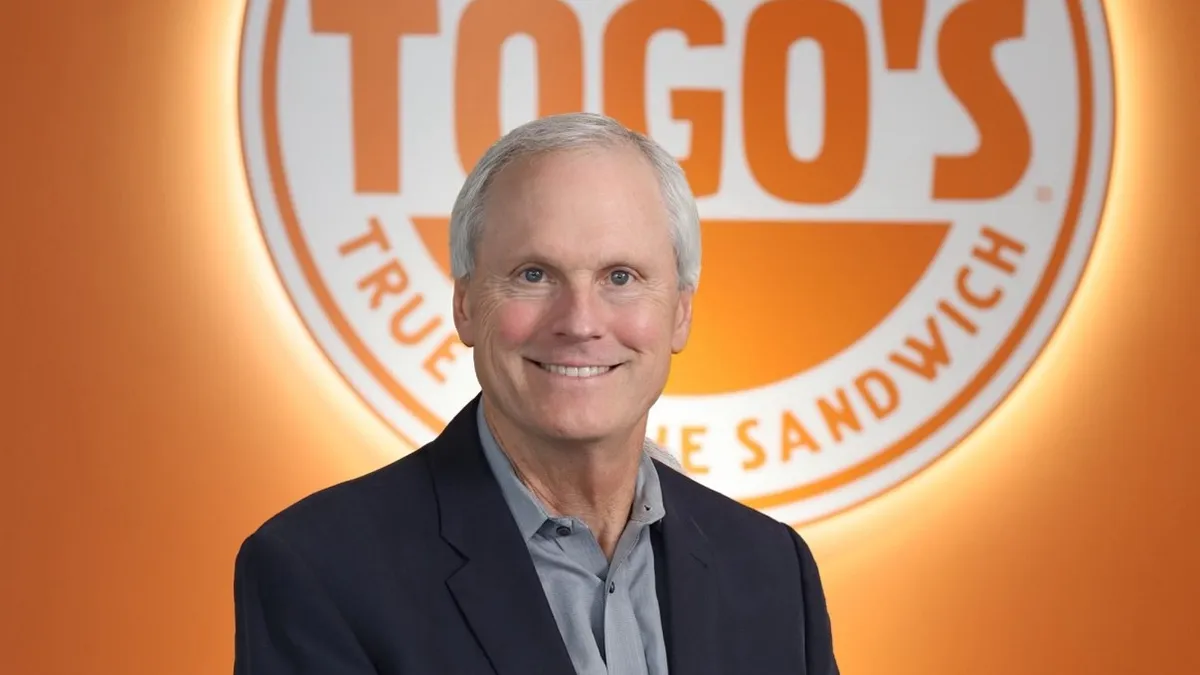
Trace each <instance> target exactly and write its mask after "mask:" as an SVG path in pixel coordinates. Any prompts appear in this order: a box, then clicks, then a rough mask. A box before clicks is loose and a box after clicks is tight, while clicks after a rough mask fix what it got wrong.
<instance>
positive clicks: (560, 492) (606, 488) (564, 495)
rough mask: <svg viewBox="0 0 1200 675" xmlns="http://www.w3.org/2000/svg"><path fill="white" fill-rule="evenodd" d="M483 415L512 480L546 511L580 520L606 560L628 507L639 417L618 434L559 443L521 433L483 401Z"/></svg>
mask: <svg viewBox="0 0 1200 675" xmlns="http://www.w3.org/2000/svg"><path fill="white" fill-rule="evenodd" d="M483 416H484V419H485V420H486V421H487V424H488V428H489V429H490V430H491V432H492V435H493V436H495V438H496V443H497V444H498V445H499V446H500V449H501V450H502V451H503V452H504V454H505V455H507V456H508V459H509V461H510V462H511V463H512V465H513V468H514V470H515V471H516V474H517V478H518V479H520V480H521V482H522V483H524V484H525V486H526V487H528V488H529V490H530V492H532V493H533V494H534V496H536V497H537V498H538V499H540V500H541V501H542V503H543V504H544V505H545V506H546V508H547V509H549V510H550V512H551V514H552V515H555V516H569V517H573V518H578V519H579V520H582V521H583V522H584V523H586V524H587V526H588V528H589V529H591V531H592V533H593V534H594V535H595V536H596V540H597V541H598V542H599V544H600V548H601V549H602V550H603V551H604V554H605V556H606V557H608V558H609V559H610V560H611V559H612V556H613V552H614V551H615V550H616V547H617V540H618V539H620V537H621V532H622V531H624V529H625V525H626V523H627V522H628V521H629V510H630V508H631V507H632V505H633V498H634V492H635V490H636V487H637V474H638V467H639V466H640V464H641V460H642V457H641V456H642V444H643V441H644V440H645V423H644V421H643V423H642V424H639V425H636V426H635V428H634V429H631V430H630V432H629V433H628V434H624V435H622V436H620V437H618V438H612V439H604V440H597V441H590V442H581V443H577V444H564V443H561V442H552V441H550V440H548V439H544V438H539V437H536V436H532V435H530V434H527V433H523V432H522V431H521V430H520V429H518V428H517V427H516V426H514V425H512V424H509V423H507V420H505V419H504V418H503V416H501V415H497V414H496V413H495V411H494V410H493V409H492V408H491V407H490V406H489V405H488V404H487V401H486V399H484V402H483Z"/></svg>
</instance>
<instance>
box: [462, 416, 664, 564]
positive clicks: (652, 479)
mask: <svg viewBox="0 0 1200 675" xmlns="http://www.w3.org/2000/svg"><path fill="white" fill-rule="evenodd" d="M475 419H476V421H477V422H478V426H479V441H480V443H481V444H482V445H483V456H484V458H485V459H486V460H487V463H488V466H490V467H491V469H492V473H493V474H494V475H495V476H496V481H497V482H498V483H500V492H501V493H502V494H503V495H504V501H505V502H507V503H508V508H509V510H510V511H512V515H513V518H514V519H515V520H516V521H517V529H518V530H520V531H521V536H522V537H523V538H524V539H525V541H529V539H530V538H532V537H533V535H534V534H536V533H537V531H538V529H539V528H541V527H542V525H543V524H544V523H545V522H546V521H547V520H550V519H552V516H551V515H550V511H549V510H548V509H547V508H546V507H545V505H544V504H543V503H542V501H541V500H540V499H538V498H537V496H536V495H534V494H533V493H532V492H530V490H529V488H528V487H526V486H525V484H524V483H522V482H521V480H520V479H519V478H517V474H516V471H515V470H514V469H513V466H512V462H511V461H510V460H509V459H508V455H506V454H504V451H503V450H501V449H500V444H499V443H497V442H496V437H495V436H494V435H493V434H492V430H491V428H490V427H488V424H487V420H486V419H484V416H483V400H482V398H481V399H480V401H479V405H478V406H476V411H475ZM666 512H667V511H666V508H665V507H664V506H663V498H662V485H661V484H660V483H659V479H658V470H657V469H656V468H655V467H654V461H653V460H652V459H651V458H650V455H649V453H647V452H646V451H645V447H644V446H643V451H642V459H641V463H640V464H639V465H638V474H637V486H636V487H635V488H634V497H633V508H632V509H631V513H630V515H629V520H630V522H634V523H638V524H641V525H649V524H650V523H654V522H656V521H658V520H660V519H662V517H663V516H664V515H666Z"/></svg>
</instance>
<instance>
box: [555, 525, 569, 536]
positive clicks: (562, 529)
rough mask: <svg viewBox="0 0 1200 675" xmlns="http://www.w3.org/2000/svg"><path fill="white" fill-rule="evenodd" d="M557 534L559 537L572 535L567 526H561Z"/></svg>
mask: <svg viewBox="0 0 1200 675" xmlns="http://www.w3.org/2000/svg"><path fill="white" fill-rule="evenodd" d="M557 532H558V536H560V537H565V536H567V535H568V534H571V528H569V527H567V526H566V525H559V526H558V530H557Z"/></svg>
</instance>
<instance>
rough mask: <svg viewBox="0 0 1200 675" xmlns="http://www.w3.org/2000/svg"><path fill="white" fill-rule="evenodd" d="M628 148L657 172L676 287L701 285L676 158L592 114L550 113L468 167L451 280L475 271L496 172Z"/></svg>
mask: <svg viewBox="0 0 1200 675" xmlns="http://www.w3.org/2000/svg"><path fill="white" fill-rule="evenodd" d="M620 145H626V146H631V147H633V148H636V149H637V150H639V151H640V152H641V153H642V156H643V157H645V158H646V160H647V161H648V162H649V163H650V165H651V167H653V169H654V172H655V173H656V174H657V175H658V185H659V192H660V193H661V194H662V198H663V202H664V206H666V209H667V215H668V220H669V221H670V227H671V241H672V243H673V244H674V247H675V265H676V270H677V272H678V275H679V286H680V288H684V289H692V290H695V289H696V287H697V286H698V284H699V283H700V216H699V213H698V212H697V210H696V199H695V197H694V196H693V195H692V190H691V186H690V185H689V184H688V182H687V177H686V176H685V175H684V173H683V168H682V167H680V166H679V162H677V161H675V158H674V157H672V156H671V154H670V153H668V152H667V151H666V150H664V149H663V147H662V146H660V145H659V144H658V143H656V142H655V141H654V140H652V139H650V138H648V137H646V136H644V135H642V134H640V133H637V132H636V131H632V130H630V129H627V128H626V127H624V126H622V125H621V124H620V123H619V122H617V121H616V120H614V119H612V118H611V117H606V116H604V115H597V114H594V113H582V112H580V113H567V114H562V115H551V116H548V117H542V118H539V119H535V120H533V121H532V122H527V123H525V124H523V125H521V126H519V127H517V128H516V129H513V130H512V131H510V132H508V133H507V134H505V135H504V136H503V137H502V138H500V140H498V141H496V143H495V144H493V145H492V147H490V148H488V150H487V152H485V153H484V155H483V157H482V158H481V159H480V160H479V162H478V163H477V164H476V165H475V168H474V169H472V170H471V174H470V175H469V176H467V180H466V182H464V183H463V186H462V189H461V190H460V191H459V193H458V198H457V199H455V200H454V210H453V211H451V213H450V270H451V272H452V273H453V275H454V278H455V279H462V278H464V277H469V276H470V275H471V272H472V271H474V269H475V247H476V245H477V244H478V243H479V238H480V235H481V233H482V231H483V213H484V203H485V201H486V200H487V193H488V187H489V186H490V185H491V184H492V181H493V180H495V178H496V176H497V175H499V173H500V172H501V171H502V170H503V169H504V168H505V167H506V166H508V165H509V164H510V163H512V162H513V161H516V160H518V159H523V158H527V157H533V156H537V155H544V154H549V153H552V152H557V151H564V150H573V149H578V148H585V147H617V146H620Z"/></svg>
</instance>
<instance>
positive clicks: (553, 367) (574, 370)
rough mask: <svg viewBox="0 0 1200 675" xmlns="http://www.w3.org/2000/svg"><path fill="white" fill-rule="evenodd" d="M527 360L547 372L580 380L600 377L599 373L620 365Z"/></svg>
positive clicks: (608, 371) (604, 372) (610, 370)
mask: <svg viewBox="0 0 1200 675" xmlns="http://www.w3.org/2000/svg"><path fill="white" fill-rule="evenodd" d="M527 360H528V361H529V362H530V363H532V364H533V365H535V366H537V367H538V368H541V369H542V370H544V371H546V372H548V373H553V374H555V375H561V376H563V377H573V378H576V379H580V380H583V379H587V378H591V377H600V376H601V375H607V374H608V373H611V372H612V371H614V370H616V369H617V368H620V367H621V364H619V363H618V364H616V365H611V366H609V365H603V366H596V365H592V366H586V365H585V366H580V365H563V364H558V363H542V362H541V361H534V360H533V359H527Z"/></svg>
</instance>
